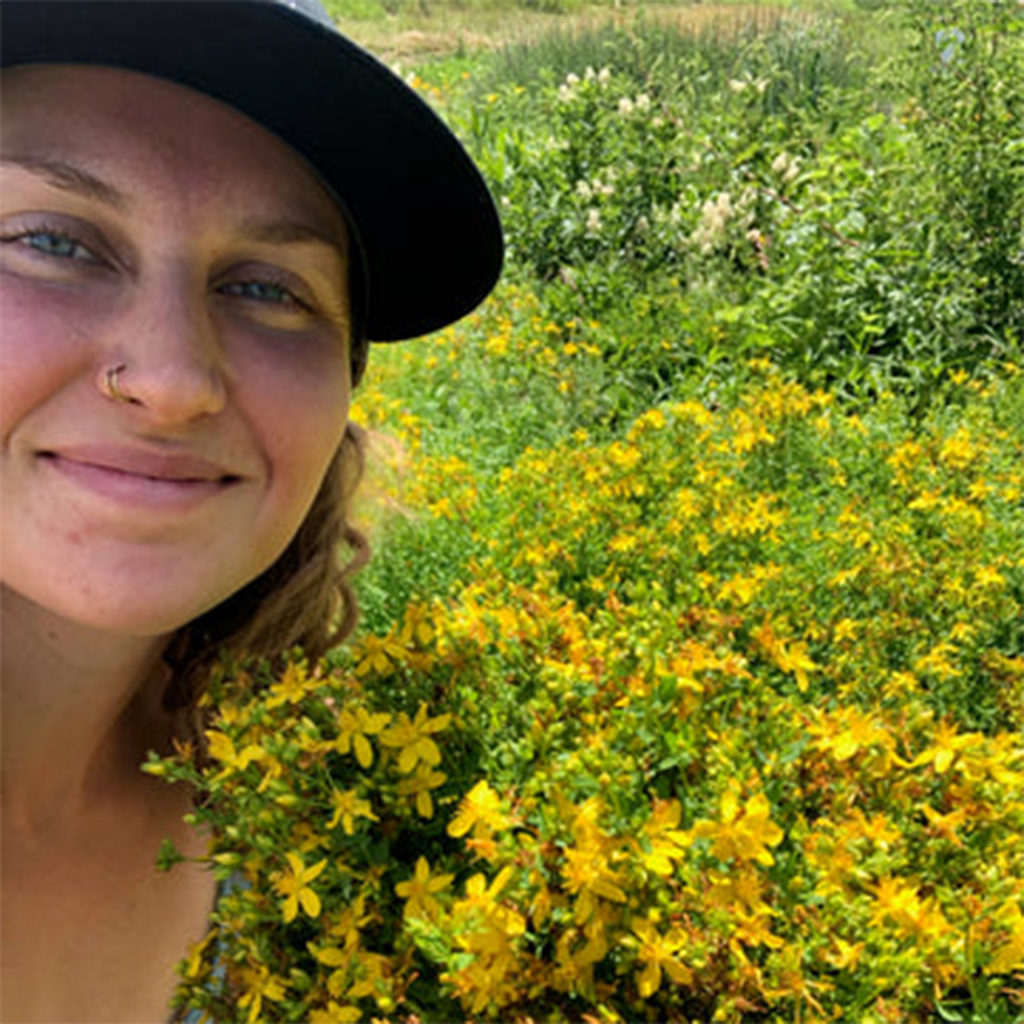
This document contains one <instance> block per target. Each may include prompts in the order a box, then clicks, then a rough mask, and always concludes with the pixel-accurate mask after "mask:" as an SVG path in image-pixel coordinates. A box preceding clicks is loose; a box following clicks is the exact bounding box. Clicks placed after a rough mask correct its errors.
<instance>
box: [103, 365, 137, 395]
mask: <svg viewBox="0 0 1024 1024" xmlns="http://www.w3.org/2000/svg"><path fill="white" fill-rule="evenodd" d="M127 369H128V366H127V365H126V364H125V363H118V364H117V366H111V367H110V369H108V370H107V371H106V373H105V374H104V377H103V388H104V391H106V393H107V395H108V396H109V397H110V398H112V399H113V400H114V401H115V402H125V403H130V402H133V401H134V399H133V398H132V396H131V395H129V394H128V393H127V392H125V391H122V390H121V388H120V385H118V383H117V378H118V377H119V376H120V374H121V373H122V372H123V371H124V370H127Z"/></svg>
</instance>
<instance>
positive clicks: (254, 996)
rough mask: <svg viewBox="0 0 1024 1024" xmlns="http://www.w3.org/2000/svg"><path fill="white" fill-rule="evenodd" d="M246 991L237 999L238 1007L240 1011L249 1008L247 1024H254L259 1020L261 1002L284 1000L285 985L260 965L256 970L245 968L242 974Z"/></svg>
mask: <svg viewBox="0 0 1024 1024" xmlns="http://www.w3.org/2000/svg"><path fill="white" fill-rule="evenodd" d="M242 978H243V980H244V982H245V986H246V991H245V993H244V994H243V995H242V996H241V997H240V998H239V1000H238V1005H239V1007H240V1008H241V1009H245V1008H246V1007H248V1008H249V1015H248V1018H247V1019H248V1021H249V1024H255V1021H258V1020H259V1019H260V1013H261V1011H262V1009H263V1000H264V999H269V1000H270V1001H271V1002H275V1003H277V1002H280V1001H281V1000H282V999H283V998H284V994H285V985H284V981H283V979H281V978H278V977H277V976H276V975H273V974H271V973H270V971H269V970H268V968H266V967H265V966H264V965H262V964H260V966H259V967H258V968H256V969H255V970H253V969H252V968H246V969H245V970H244V971H243V972H242Z"/></svg>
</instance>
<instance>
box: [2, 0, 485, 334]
mask: <svg viewBox="0 0 1024 1024" xmlns="http://www.w3.org/2000/svg"><path fill="white" fill-rule="evenodd" d="M0 16H2V22H0V44H2V63H3V66H12V65H15V64H28V63H51V64H52V63H66V64H103V65H111V66H114V67H123V68H127V69H131V70H136V71H141V72H145V73H147V74H152V75H157V76H159V77H162V78H167V79H170V80H172V81H175V82H178V83H180V84H182V85H185V86H189V87H191V88H194V89H197V90H199V91H201V92H204V93H206V94H207V95H209V96H212V97H214V98H216V99H219V100H221V101H223V102H225V103H228V104H230V105H231V106H233V107H235V108H236V109H238V110H240V111H241V112H242V113H244V114H246V115H248V116H249V117H251V118H252V119H253V120H255V121H257V122H258V123H260V124H262V125H263V126H264V127H266V128H268V129H269V130H270V131H272V132H274V133H275V134H276V135H278V136H280V137H281V138H282V139H284V140H285V141H286V142H288V143H289V144H290V145H291V146H292V147H293V148H294V149H295V150H297V151H298V152H299V153H300V154H301V155H302V156H303V157H305V159H306V160H307V161H308V162H309V163H310V164H311V165H312V167H313V168H314V169H315V171H316V172H317V173H318V174H319V175H320V177H321V178H322V179H323V181H324V182H325V184H326V185H327V186H328V187H329V188H330V189H331V190H332V191H333V192H334V194H335V195H336V196H337V197H339V199H340V201H341V203H342V205H343V206H344V207H345V210H346V212H347V214H348V216H349V218H350V220H351V221H352V222H353V226H354V228H355V230H356V232H357V234H358V237H359V242H360V243H361V247H362V250H363V253H364V258H365V262H366V272H367V278H368V301H367V334H368V336H369V338H370V339H371V340H374V341H396V340H399V339H402V338H410V337H415V336H417V335H420V334H425V333H427V332H429V331H432V330H435V329H437V328H439V327H443V326H444V325H446V324H449V323H451V322H453V321H454V320H457V319H458V318H459V317H461V316H463V315H464V314H466V313H468V312H469V311H470V310H472V309H473V308H474V307H475V306H476V305H477V304H478V303H479V302H480V301H481V300H482V299H483V298H484V296H486V295H487V293H488V292H489V291H490V290H491V288H492V287H493V286H494V283H495V281H496V280H497V278H498V275H499V273H500V271H501V263H502V237H501V227H500V223H499V221H498V216H497V213H496V211H495V209H494V203H493V201H492V199H491V197H490V194H489V192H488V190H487V187H486V185H485V183H484V181H483V179H482V178H481V176H480V173H479V171H478V170H477V168H476V166H475V165H474V163H473V161H472V160H471V159H470V158H469V156H468V155H467V154H466V152H465V150H464V149H463V148H462V146H461V145H460V144H459V142H458V141H457V139H456V138H455V136H454V135H453V134H452V133H451V131H450V130H449V129H448V128H447V126H446V125H445V124H444V123H443V122H442V121H441V120H440V118H439V117H438V116H437V115H436V114H435V113H434V112H433V111H432V110H431V109H430V107H429V106H427V104H426V103H425V102H424V101H423V100H422V99H421V98H420V97H419V96H418V95H417V94H416V93H415V92H414V91H413V90H412V89H410V88H409V87H408V86H406V85H405V83H403V82H402V81H401V80H400V79H399V78H398V77H397V76H396V75H394V74H393V73H392V72H391V71H390V70H389V69H387V68H386V67H384V65H383V64H381V63H380V62H379V61H377V60H376V58H374V57H372V56H371V55H370V54H368V53H367V52H366V51H365V50H363V49H361V48H360V47H358V46H356V45H355V44H354V43H352V42H351V41H349V40H348V39H346V38H345V37H344V36H342V35H340V34H339V33H337V32H335V31H333V30H332V29H331V28H329V27H328V26H326V25H321V24H319V23H318V22H316V21H313V20H312V19H310V18H309V17H307V16H306V15H304V14H302V13H300V12H298V11H295V10H292V9H290V8H288V7H286V6H284V5H283V4H279V3H268V2H265V0H241V2H239V0H202V2H197V0H132V2H125V0H3V3H0Z"/></svg>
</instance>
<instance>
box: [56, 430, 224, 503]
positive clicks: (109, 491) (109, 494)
mask: <svg viewBox="0 0 1024 1024" xmlns="http://www.w3.org/2000/svg"><path fill="white" fill-rule="evenodd" d="M39 457H40V459H41V460H42V461H43V462H44V463H45V464H46V465H47V466H49V467H51V468H52V469H53V470H54V471H55V472H57V473H58V474H59V475H60V476H61V477H62V478H64V479H65V480H69V481H71V482H72V483H74V484H76V485H77V486H78V487H79V488H81V489H84V490H86V491H89V492H92V493H93V494H95V495H99V496H100V497H103V498H107V499H112V500H114V501H117V502H120V503H122V504H127V505H132V506H136V507H139V508H143V507H151V508H154V509H165V510H170V511H174V510H185V509H188V508H190V507H192V506H194V505H199V504H202V503H204V502H205V501H207V500H209V499H210V498H212V497H215V496H216V495H218V494H222V493H223V492H224V491H225V490H227V489H230V488H231V487H233V486H235V485H236V484H238V483H240V482H241V480H242V476H241V475H239V474H237V473H233V472H231V471H230V470H228V469H227V468H226V467H224V466H222V465H220V464H219V463H217V462H214V461H211V460H210V459H207V458H204V457H202V456H199V455H194V454H192V453H187V452H158V451H152V450H149V449H145V448H133V447H126V446H119V445H75V446H70V447H62V448H59V449H55V450H46V451H41V452H39Z"/></svg>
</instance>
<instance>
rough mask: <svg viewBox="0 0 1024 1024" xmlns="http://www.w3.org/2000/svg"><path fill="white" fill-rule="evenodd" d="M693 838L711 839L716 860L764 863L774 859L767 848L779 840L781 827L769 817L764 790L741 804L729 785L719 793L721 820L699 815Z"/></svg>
mask: <svg viewBox="0 0 1024 1024" xmlns="http://www.w3.org/2000/svg"><path fill="white" fill-rule="evenodd" d="M692 834H693V836H694V838H696V839H710V840H712V846H711V852H712V853H713V854H714V855H715V856H716V857H717V858H718V859H719V860H741V861H744V860H745V861H756V862H757V863H758V864H763V865H765V866H767V865H770V864H774V863H775V859H774V857H772V855H771V853H770V852H769V850H768V847H770V846H776V845H778V843H780V842H781V841H782V837H783V832H782V829H781V828H779V826H778V825H776V824H775V823H774V822H773V821H772V819H771V805H770V804H769V803H768V798H767V797H766V796H765V795H764V794H763V793H757V794H755V795H754V796H752V797H751V798H750V799H749V800H748V801H747V802H746V803H745V804H744V805H743V807H742V808H741V807H740V803H739V792H738V788H737V787H735V786H730V787H729V788H728V789H727V790H726V791H725V793H724V794H723V795H722V803H721V820H720V821H710V820H708V819H706V818H702V819H701V820H700V821H698V822H697V824H696V825H694V827H693V833H692Z"/></svg>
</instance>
